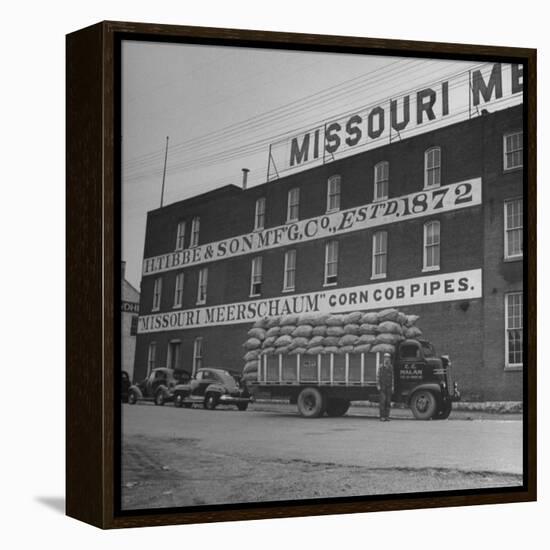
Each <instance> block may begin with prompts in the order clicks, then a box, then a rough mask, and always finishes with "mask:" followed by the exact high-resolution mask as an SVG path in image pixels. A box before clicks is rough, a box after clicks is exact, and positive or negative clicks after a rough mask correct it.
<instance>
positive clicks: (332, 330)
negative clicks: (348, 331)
mask: <svg viewBox="0 0 550 550" xmlns="http://www.w3.org/2000/svg"><path fill="white" fill-rule="evenodd" d="M344 334H345V333H344V327H342V326H329V327H328V328H327V336H344Z"/></svg>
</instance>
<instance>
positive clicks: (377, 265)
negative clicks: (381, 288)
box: [372, 231, 388, 279]
mask: <svg viewBox="0 0 550 550" xmlns="http://www.w3.org/2000/svg"><path fill="white" fill-rule="evenodd" d="M387 264H388V232H387V231H377V232H376V233H374V235H373V236H372V278H373V279H383V278H384V277H386V270H387Z"/></svg>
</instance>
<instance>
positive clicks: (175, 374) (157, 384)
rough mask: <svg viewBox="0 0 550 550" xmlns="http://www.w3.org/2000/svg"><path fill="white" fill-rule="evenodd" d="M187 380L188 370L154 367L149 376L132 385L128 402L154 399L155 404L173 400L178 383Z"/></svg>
mask: <svg viewBox="0 0 550 550" xmlns="http://www.w3.org/2000/svg"><path fill="white" fill-rule="evenodd" d="M187 380H189V373H188V372H187V371H174V370H173V369H169V368H165V367H161V368H157V369H153V370H152V371H151V372H150V373H149V376H147V378H145V379H144V380H142V381H141V382H139V383H138V384H134V385H132V386H130V388H129V389H128V403H130V404H131V405H133V404H135V403H137V402H138V401H140V400H145V401H154V403H155V405H164V403H166V402H169V401H172V399H173V397H174V388H175V387H176V385H177V384H178V383H180V382H185V381H187Z"/></svg>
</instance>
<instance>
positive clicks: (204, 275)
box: [197, 267, 208, 306]
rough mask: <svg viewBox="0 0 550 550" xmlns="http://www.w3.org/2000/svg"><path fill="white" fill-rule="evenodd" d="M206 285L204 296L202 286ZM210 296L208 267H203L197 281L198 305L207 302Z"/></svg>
mask: <svg viewBox="0 0 550 550" xmlns="http://www.w3.org/2000/svg"><path fill="white" fill-rule="evenodd" d="M202 287H204V296H202V293H201V288H202ZM207 297H208V267H201V268H200V269H199V276H198V281H197V305H198V306H199V305H203V304H206V299H207Z"/></svg>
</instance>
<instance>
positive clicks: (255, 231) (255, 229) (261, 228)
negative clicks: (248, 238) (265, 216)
mask: <svg viewBox="0 0 550 550" xmlns="http://www.w3.org/2000/svg"><path fill="white" fill-rule="evenodd" d="M264 229H265V227H255V228H254V229H253V230H252V232H253V233H258V232H259V231H263V230H264Z"/></svg>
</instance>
